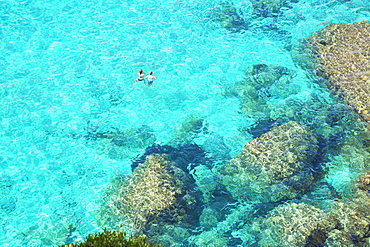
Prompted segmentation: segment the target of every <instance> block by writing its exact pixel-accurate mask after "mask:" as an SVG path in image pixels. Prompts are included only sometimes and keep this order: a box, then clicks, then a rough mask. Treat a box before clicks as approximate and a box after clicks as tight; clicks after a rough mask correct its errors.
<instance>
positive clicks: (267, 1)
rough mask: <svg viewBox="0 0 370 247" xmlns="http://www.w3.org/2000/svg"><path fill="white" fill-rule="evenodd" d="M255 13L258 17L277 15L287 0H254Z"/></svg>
mask: <svg viewBox="0 0 370 247" xmlns="http://www.w3.org/2000/svg"><path fill="white" fill-rule="evenodd" d="M251 2H252V5H253V8H254V11H253V13H254V14H255V15H257V16H258V17H273V16H276V15H277V14H278V13H279V11H280V8H281V7H283V6H284V5H285V4H286V3H287V2H288V1H287V0H252V1H251Z"/></svg>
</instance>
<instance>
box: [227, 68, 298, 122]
mask: <svg viewBox="0 0 370 247" xmlns="http://www.w3.org/2000/svg"><path fill="white" fill-rule="evenodd" d="M291 79H292V71H290V70H289V69H288V68H286V67H283V66H279V65H267V64H255V65H253V66H252V67H251V68H250V69H248V70H247V71H246V78H245V79H244V80H243V81H239V82H236V83H235V84H234V85H233V86H232V87H229V88H227V89H226V90H225V91H224V95H225V96H234V97H238V98H240V99H241V105H240V108H241V110H242V112H243V113H244V114H247V115H253V117H257V118H258V119H264V120H266V119H269V118H270V111H271V109H270V105H269V101H270V100H271V99H273V98H284V97H286V96H288V95H289V93H290V92H289V90H286V89H287V87H286V85H287V84H289V83H290V82H291Z"/></svg>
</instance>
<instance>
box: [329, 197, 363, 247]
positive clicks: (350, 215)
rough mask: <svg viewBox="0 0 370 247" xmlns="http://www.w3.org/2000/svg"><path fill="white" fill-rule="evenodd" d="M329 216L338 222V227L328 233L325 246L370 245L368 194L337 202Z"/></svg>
mask: <svg viewBox="0 0 370 247" xmlns="http://www.w3.org/2000/svg"><path fill="white" fill-rule="evenodd" d="M328 214H329V217H330V218H332V219H335V220H336V227H335V228H333V229H332V230H331V231H330V232H328V238H327V239H326V241H325V244H326V245H325V246H328V247H335V246H369V245H370V199H369V197H368V195H367V194H366V193H359V194H358V195H357V196H355V197H353V198H348V199H343V200H338V201H336V202H335V204H334V206H333V208H332V210H331V211H330V212H329V213H328Z"/></svg>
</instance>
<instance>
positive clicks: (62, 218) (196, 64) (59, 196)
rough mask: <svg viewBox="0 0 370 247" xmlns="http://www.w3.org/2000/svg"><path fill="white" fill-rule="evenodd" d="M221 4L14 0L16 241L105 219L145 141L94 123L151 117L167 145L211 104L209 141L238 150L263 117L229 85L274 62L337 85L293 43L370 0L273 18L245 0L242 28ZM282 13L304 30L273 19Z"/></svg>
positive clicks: (4, 228) (85, 228) (84, 230)
mask: <svg viewBox="0 0 370 247" xmlns="http://www.w3.org/2000/svg"><path fill="white" fill-rule="evenodd" d="M217 4H218V1H201V2H199V1H165V0H162V1H138V0H137V1H136V0H133V1H47V2H43V1H2V2H0V39H1V42H0V51H1V52H0V104H1V107H0V117H1V119H0V120H1V126H0V139H1V140H0V171H1V175H0V176H1V185H0V186H1V191H2V198H1V199H0V200H1V201H0V203H1V205H0V218H1V225H0V243H1V245H2V246H52V245H53V244H60V243H59V242H58V241H59V240H60V239H59V237H58V235H61V234H65V232H68V231H69V229H67V230H66V228H68V226H69V225H74V226H75V227H76V230H75V231H72V230H71V231H70V232H73V235H74V236H71V238H73V239H74V240H78V239H82V238H83V237H84V236H86V235H87V234H89V233H91V232H94V231H97V230H98V229H99V226H98V225H97V222H96V219H95V217H94V211H95V210H97V209H99V206H100V205H99V203H98V202H97V201H98V200H99V198H100V197H101V193H102V191H103V190H104V189H105V187H106V186H107V184H108V183H109V180H110V178H111V177H112V176H114V175H117V174H127V173H130V172H131V167H130V165H131V161H132V159H133V158H134V157H136V156H137V155H141V154H142V152H143V149H133V150H124V152H123V154H121V155H120V156H119V157H118V156H114V155H110V154H109V152H106V151H107V150H109V149H111V147H109V146H106V145H107V144H101V143H98V144H96V143H94V142H87V141H86V138H84V137H85V136H86V133H87V132H88V129H89V128H98V129H99V130H102V131H103V130H110V129H111V128H117V129H120V130H125V129H129V128H132V127H138V126H141V125H146V126H149V127H150V128H151V129H152V130H153V131H154V134H155V137H156V141H155V142H156V143H158V144H165V143H167V142H168V141H169V140H171V139H172V138H173V136H174V133H175V131H176V129H178V128H179V127H180V126H181V124H182V123H183V122H184V121H185V120H186V119H187V118H188V117H189V116H192V115H193V116H202V117H203V118H204V119H205V120H206V122H207V124H208V129H209V132H210V133H211V134H210V135H208V136H207V135H206V136H201V137H200V138H198V139H197V140H195V142H197V143H198V144H200V145H202V144H204V143H205V142H207V140H209V139H211V138H212V137H214V136H221V137H223V139H224V141H225V143H226V145H227V147H228V148H229V149H230V150H231V151H230V155H231V156H233V155H235V154H236V153H237V152H238V151H239V150H240V149H241V148H242V147H243V145H245V144H246V143H247V142H248V141H250V140H251V139H252V136H251V135H248V134H245V135H241V134H240V132H239V131H238V129H239V128H241V127H247V128H248V127H249V126H251V125H253V124H254V123H255V121H256V120H255V119H254V118H253V116H245V115H242V114H240V113H238V110H239V100H238V99H237V98H225V97H224V96H223V95H222V94H221V92H222V91H223V89H225V88H227V87H229V86H230V85H232V84H233V83H235V82H236V81H240V80H242V79H243V78H244V73H245V70H246V69H247V68H248V67H249V66H251V65H253V64H257V63H266V64H279V65H282V66H285V67H287V68H289V69H291V70H293V71H295V72H296V74H295V76H294V80H293V82H292V83H291V84H290V86H289V87H290V90H289V94H290V95H289V96H288V97H293V96H294V97H298V98H299V99H302V100H303V101H304V100H305V99H306V98H307V97H309V96H308V95H310V94H311V93H312V92H316V93H318V94H321V95H324V96H325V97H328V95H327V93H326V91H325V90H322V89H320V88H319V87H317V86H316V85H315V84H313V82H312V81H311V80H310V79H309V78H307V77H306V76H305V73H304V72H303V71H301V70H300V68H298V67H297V66H296V65H295V64H294V63H293V61H292V58H291V55H290V52H289V51H288V49H287V47H288V46H289V45H290V44H291V43H294V42H296V41H297V40H299V39H301V38H305V37H307V36H309V35H311V34H312V33H313V32H315V31H317V30H320V29H322V28H323V27H324V26H325V25H327V24H329V23H338V22H346V23H352V22H357V21H361V20H364V19H369V17H370V13H369V3H368V2H367V1H365V0H363V1H326V0H325V1H324V0H323V1H298V2H297V3H290V4H289V5H290V6H291V8H284V10H282V11H280V12H279V14H278V16H276V17H274V18H272V17H269V18H265V19H253V17H252V15H251V11H252V6H251V3H249V2H248V1H234V5H235V6H236V7H237V9H238V11H239V14H240V15H241V16H242V17H243V18H244V20H245V21H246V22H248V23H249V25H250V28H249V29H248V30H245V31H243V32H238V33H232V32H229V31H228V30H226V29H224V28H222V27H221V26H220V23H218V22H217V21H214V19H213V18H211V17H212V11H213V8H214V7H215V6H217ZM271 24H273V25H274V26H275V27H277V28H278V29H279V30H282V31H287V32H289V33H290V35H287V34H286V33H283V32H277V31H276V30H273V29H271V30H269V29H268V28H263V27H265V26H268V25H271ZM270 27H271V26H270ZM139 69H144V71H145V72H146V73H148V72H149V71H151V70H152V71H154V75H155V76H156V77H157V78H158V81H155V83H154V86H153V87H151V88H148V87H147V86H145V85H142V84H141V83H137V84H134V79H135V78H136V75H137V71H138V70H139ZM96 126H98V127H96ZM104 145H105V146H104ZM120 151H122V150H120ZM337 173H340V174H341V176H339V177H341V178H343V180H346V178H348V177H350V176H351V175H350V172H348V171H347V170H346V169H343V171H338V172H337ZM346 174H347V175H346ZM348 174H349V175H348ZM333 184H335V185H336V186H339V187H340V186H341V185H340V184H341V183H339V185H337V184H338V182H335V183H334V182H333Z"/></svg>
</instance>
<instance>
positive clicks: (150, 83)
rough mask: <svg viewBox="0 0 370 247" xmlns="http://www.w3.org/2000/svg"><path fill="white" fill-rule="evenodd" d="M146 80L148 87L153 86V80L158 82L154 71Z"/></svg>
mask: <svg viewBox="0 0 370 247" xmlns="http://www.w3.org/2000/svg"><path fill="white" fill-rule="evenodd" d="M145 79H148V86H151V85H152V84H153V80H157V78H156V77H155V76H154V75H153V71H150V73H149V75H147V76H146V77H145Z"/></svg>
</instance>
